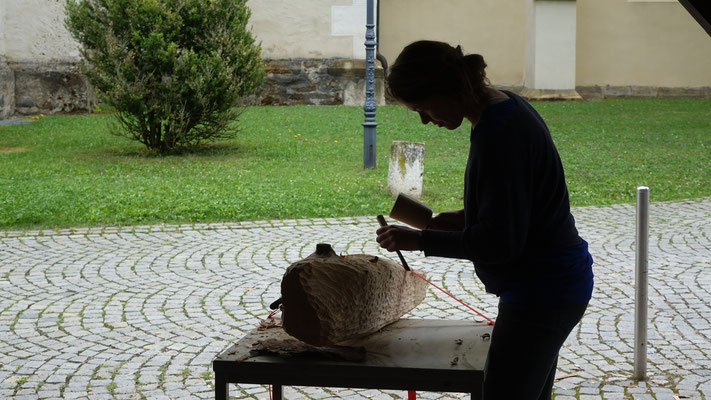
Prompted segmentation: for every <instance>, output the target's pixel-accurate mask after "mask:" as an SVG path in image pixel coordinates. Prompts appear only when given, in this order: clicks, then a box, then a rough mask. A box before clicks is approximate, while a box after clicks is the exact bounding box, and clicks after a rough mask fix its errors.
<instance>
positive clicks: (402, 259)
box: [377, 215, 410, 271]
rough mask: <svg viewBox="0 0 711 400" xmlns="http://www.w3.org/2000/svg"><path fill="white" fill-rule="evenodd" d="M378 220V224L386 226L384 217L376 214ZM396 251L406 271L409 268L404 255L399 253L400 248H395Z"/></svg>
mask: <svg viewBox="0 0 711 400" xmlns="http://www.w3.org/2000/svg"><path fill="white" fill-rule="evenodd" d="M377 218H378V222H379V223H380V226H388V223H387V222H385V217H383V216H382V215H378V216H377ZM395 252H396V253H397V256H398V257H400V262H401V263H402V266H403V267H404V268H405V270H406V271H409V270H410V267H409V266H408V265H407V261H405V257H403V256H402V253H400V250H395Z"/></svg>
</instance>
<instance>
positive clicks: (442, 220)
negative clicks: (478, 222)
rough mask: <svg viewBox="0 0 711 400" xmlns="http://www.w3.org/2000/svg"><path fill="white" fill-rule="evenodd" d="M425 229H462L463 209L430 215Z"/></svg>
mask: <svg viewBox="0 0 711 400" xmlns="http://www.w3.org/2000/svg"><path fill="white" fill-rule="evenodd" d="M427 229H434V230H437V231H461V230H463V229H464V210H457V211H445V212H441V213H439V214H437V215H436V216H434V217H432V219H431V220H430V224H429V225H427Z"/></svg>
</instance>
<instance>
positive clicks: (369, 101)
mask: <svg viewBox="0 0 711 400" xmlns="http://www.w3.org/2000/svg"><path fill="white" fill-rule="evenodd" d="M373 14H374V12H373V0H368V5H367V14H366V21H365V105H364V106H363V110H364V111H365V122H363V168H375V127H376V126H378V123H377V122H375V45H376V44H377V43H376V42H375V29H374V28H375V22H374V19H373Z"/></svg>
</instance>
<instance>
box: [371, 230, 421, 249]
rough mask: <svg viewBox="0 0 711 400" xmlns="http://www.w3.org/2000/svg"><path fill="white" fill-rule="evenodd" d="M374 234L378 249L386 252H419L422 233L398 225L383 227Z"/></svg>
mask: <svg viewBox="0 0 711 400" xmlns="http://www.w3.org/2000/svg"><path fill="white" fill-rule="evenodd" d="M375 233H377V234H378V237H377V239H375V240H377V241H378V243H379V244H380V247H382V248H384V249H386V250H388V251H395V250H419V249H420V237H421V236H422V231H420V230H417V229H412V228H407V227H404V226H400V225H388V226H384V227H382V228H380V229H378V230H377V231H375Z"/></svg>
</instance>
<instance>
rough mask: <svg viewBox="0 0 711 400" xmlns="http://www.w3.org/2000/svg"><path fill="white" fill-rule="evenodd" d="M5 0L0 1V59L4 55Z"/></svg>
mask: <svg viewBox="0 0 711 400" xmlns="http://www.w3.org/2000/svg"><path fill="white" fill-rule="evenodd" d="M6 3H7V2H6V1H0V59H2V58H4V57H5V27H6V26H7V22H5V15H6V14H7V13H6V11H5V8H7V7H6Z"/></svg>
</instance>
